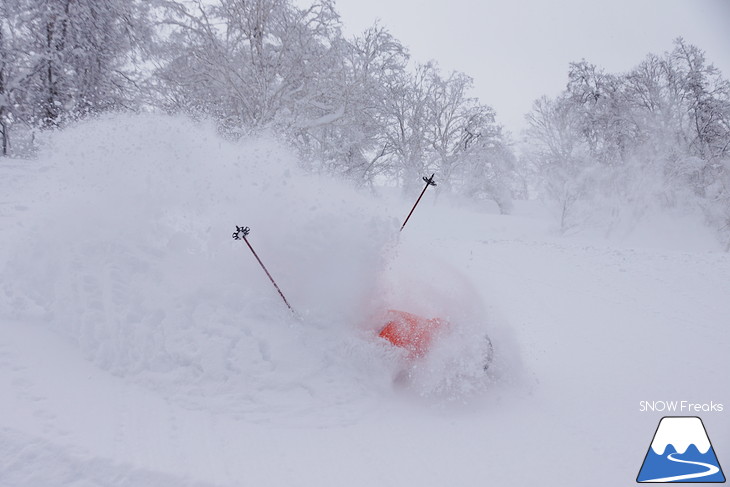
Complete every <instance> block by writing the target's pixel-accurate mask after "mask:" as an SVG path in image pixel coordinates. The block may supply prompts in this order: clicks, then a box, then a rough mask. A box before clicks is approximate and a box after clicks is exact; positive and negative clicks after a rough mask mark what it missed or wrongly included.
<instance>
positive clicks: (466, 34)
mask: <svg viewBox="0 0 730 487" xmlns="http://www.w3.org/2000/svg"><path fill="white" fill-rule="evenodd" d="M297 3H311V2H306V1H305V2H302V1H298V2H297ZM336 5H337V10H338V11H339V12H340V15H341V16H342V22H343V24H344V28H345V33H346V34H348V35H353V34H355V33H358V32H361V31H363V30H364V29H366V28H367V27H369V26H370V25H372V24H373V22H374V21H375V20H376V19H380V21H381V24H382V25H384V26H386V27H387V28H388V29H389V30H390V32H391V33H393V35H395V37H397V38H398V39H400V41H401V42H402V43H403V44H404V45H405V46H407V47H408V48H409V50H410V52H411V55H412V58H413V59H414V60H416V61H419V62H424V61H428V60H435V61H437V62H438V64H439V65H440V66H441V67H442V68H443V69H444V70H449V71H450V70H458V71H462V72H464V73H466V74H468V75H470V76H471V77H472V78H474V85H475V91H474V95H476V96H477V97H479V99H480V100H481V101H482V102H483V103H486V104H488V105H491V106H492V107H494V108H495V110H496V111H497V119H498V121H499V122H500V123H502V124H503V125H504V126H505V127H506V128H507V129H508V130H510V131H512V132H513V135H515V136H517V135H519V131H520V130H521V129H522V128H523V127H524V125H525V124H524V118H523V117H524V114H525V113H527V112H528V111H529V110H530V107H531V105H532V102H533V100H535V99H536V98H538V97H540V96H542V95H549V96H554V95H556V94H558V93H559V92H560V91H561V90H562V89H563V88H564V87H565V83H566V81H567V72H568V63H570V62H571V61H579V60H581V59H582V58H585V59H586V60H587V61H589V62H591V63H593V64H596V65H598V66H600V67H603V68H604V69H606V70H607V71H608V72H612V73H618V72H623V71H627V70H629V69H631V68H632V67H633V66H635V65H636V64H638V63H639V62H640V61H641V60H642V59H643V58H644V57H645V56H646V54H648V53H650V52H653V53H657V54H661V53H663V52H664V51H668V50H671V49H672V40H673V39H674V38H676V37H678V36H682V37H684V38H685V40H686V41H687V42H689V43H692V44H695V45H697V46H698V47H700V48H701V49H703V50H704V51H705V52H706V54H707V58H708V59H709V60H710V61H711V62H713V63H714V64H715V66H717V67H718V68H720V69H721V70H722V72H723V74H724V76H725V78H730V0H611V1H601V2H598V1H589V0H550V1H548V0H514V1H509V0H501V1H494V0H448V1H443V0H442V1H439V2H433V1H430V2H429V1H426V2H424V1H418V0H336Z"/></svg>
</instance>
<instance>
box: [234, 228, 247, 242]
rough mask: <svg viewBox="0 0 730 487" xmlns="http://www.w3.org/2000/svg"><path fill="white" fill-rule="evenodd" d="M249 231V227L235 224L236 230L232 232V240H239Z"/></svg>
mask: <svg viewBox="0 0 730 487" xmlns="http://www.w3.org/2000/svg"><path fill="white" fill-rule="evenodd" d="M249 233H251V229H250V228H248V227H239V226H238V225H236V231H235V232H233V240H241V239H242V238H246V236H247V235H248V234H249Z"/></svg>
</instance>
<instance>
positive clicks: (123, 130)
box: [0, 116, 730, 487]
mask: <svg viewBox="0 0 730 487" xmlns="http://www.w3.org/2000/svg"><path fill="white" fill-rule="evenodd" d="M0 173H2V178H0V188H1V190H2V200H0V229H2V236H3V238H2V241H0V273H1V274H0V275H1V276H2V277H1V280H0V320H1V321H0V387H2V389H1V390H2V391H3V394H2V396H1V399H0V452H1V453H2V455H0V485H1V486H48V485H64V486H66V485H69V486H84V487H88V486H97V485H98V486H107V485H114V486H132V485H134V486H166V485H176V486H181V485H204V486H238V485H267V486H269V485H272V486H276V485H282V486H291V485H348V486H356V485H419V486H430V485H433V486H442V485H464V486H470V485H475V486H476V485H480V486H481V485H487V484H489V485H492V484H493V485H587V484H588V485H606V486H609V485H610V486H613V485H619V484H625V483H633V479H634V478H635V477H636V473H637V472H638V469H639V467H640V466H641V461H642V460H643V458H644V455H645V454H646V450H647V448H648V446H649V443H650V441H651V438H652V435H653V433H654V430H655V428H656V425H657V423H658V420H659V418H660V417H661V416H662V413H661V412H640V411H639V402H640V401H642V400H649V401H658V400H685V399H686V400H689V401H691V402H696V403H709V402H710V401H713V402H714V403H722V404H724V405H725V411H723V412H705V413H700V415H701V416H702V419H703V421H704V423H705V425H706V427H707V428H708V432H709V434H710V437H711V439H712V441H713V446H714V450H715V451H716V452H717V455H718V458H719V460H720V462H721V464H722V463H726V464H730V456H728V455H730V420H729V419H728V414H729V413H728V411H727V409H728V408H730V397H728V396H729V394H728V387H727V384H728V382H729V379H730V377H729V375H730V374H729V372H730V358H728V353H727V350H728V349H729V348H730V326H729V325H730V298H729V296H730V256H729V255H728V254H726V253H723V252H721V251H720V249H719V245H718V244H717V243H716V242H715V241H714V239H713V237H712V235H711V232H709V231H707V230H706V229H704V228H703V227H702V226H701V225H700V224H698V223H695V222H693V221H692V220H691V219H690V218H689V217H683V218H682V219H671V218H670V217H668V216H666V215H662V216H657V217H656V218H655V219H654V220H651V221H648V222H644V223H643V224H642V225H640V226H639V227H638V228H637V229H635V231H633V232H632V233H630V234H629V235H624V236H622V237H621V238H614V239H613V240H607V239H606V238H604V237H603V236H600V235H592V234H590V233H589V232H583V233H579V234H577V235H573V236H570V237H560V236H558V235H556V234H555V233H554V232H553V229H552V228H553V227H552V223H551V220H550V218H549V216H548V215H547V213H546V212H543V211H541V210H540V207H539V205H538V204H536V203H534V202H532V203H530V204H519V205H517V208H516V211H515V214H514V215H510V216H502V215H498V214H497V213H496V212H494V211H491V209H490V208H489V207H488V206H487V207H485V206H484V205H473V204H467V203H464V202H459V201H453V200H449V198H447V197H446V196H445V195H438V197H437V193H436V192H429V193H427V196H426V197H424V200H423V201H422V203H421V206H420V207H419V208H418V210H417V211H416V213H414V216H413V217H412V219H411V221H410V222H409V223H408V226H407V227H406V230H405V231H404V232H403V234H401V235H399V234H398V228H399V226H400V223H401V219H402V218H403V217H404V216H405V214H407V211H408V210H409V209H410V205H411V204H412V202H413V201H412V199H409V198H405V199H402V198H400V197H396V196H394V195H391V194H390V193H389V192H387V191H386V190H380V192H379V193H378V194H376V195H372V194H370V193H367V192H357V191H355V190H353V189H351V188H349V187H348V186H346V185H344V184H341V183H338V182H336V181H333V180H330V179H328V178H327V177H323V176H312V175H307V174H305V173H303V172H302V171H300V170H299V169H298V168H297V161H296V158H295V157H294V156H293V155H291V153H290V152H289V151H287V150H286V149H285V148H283V147H281V146H280V145H278V144H276V143H275V142H274V141H272V140H268V139H266V138H259V139H255V140H244V141H241V142H239V143H236V144H233V143H229V142H225V141H222V140H221V139H219V138H218V137H217V136H216V135H215V131H214V130H213V129H212V128H210V127H201V126H198V125H195V124H193V123H192V122H189V121H186V120H181V119H176V118H169V117H153V116H145V117H138V116H136V117H130V116H114V117H108V118H103V119H100V120H96V121H93V122H88V123H85V124H83V125H80V126H78V127H75V128H72V129H68V130H66V131H64V132H62V133H59V134H56V135H54V136H53V137H52V138H51V140H50V141H49V142H48V146H47V148H46V149H45V151H44V152H43V153H42V154H41V155H40V156H39V158H38V159H37V160H33V161H17V160H0ZM415 196H417V195H414V198H415ZM235 225H248V226H250V227H251V228H252V232H251V235H250V241H251V243H252V245H254V246H255V248H256V249H257V251H258V252H259V255H260V256H261V258H262V259H263V260H264V262H265V263H266V264H267V266H268V267H269V270H270V271H271V273H272V274H273V275H274V277H275V278H276V279H277V281H278V282H279V284H280V286H281V287H282V290H283V291H284V292H285V293H286V295H287V298H288V299H289V301H290V302H291V303H292V305H293V306H294V307H295V308H296V309H297V311H298V312H299V314H301V315H302V319H301V320H297V319H295V318H293V317H292V315H291V314H290V313H289V312H288V310H287V309H286V307H284V306H283V303H282V302H281V301H280V298H279V296H278V295H277V294H276V292H275V291H274V290H273V288H272V287H271V286H270V284H269V283H268V281H267V280H266V276H265V275H264V274H263V272H262V271H261V269H260V268H258V267H257V264H256V262H255V260H254V259H253V257H252V256H251V255H250V253H249V252H248V250H247V249H246V248H245V246H244V245H243V244H242V243H241V242H235V241H233V240H232V239H231V233H232V231H233V230H234V226H235ZM387 307H395V308H402V309H406V310H408V311H413V312H417V313H421V314H423V315H425V316H441V317H444V318H448V319H449V320H451V321H452V322H453V323H454V324H455V325H456V331H455V333H454V334H453V335H452V336H450V337H448V339H446V340H444V341H442V342H441V343H440V345H439V346H438V347H437V348H436V349H435V350H434V351H433V353H432V354H431V356H430V357H429V359H428V360H426V361H424V362H419V363H417V364H415V365H410V366H409V365H408V364H407V363H406V362H405V361H404V360H405V359H404V357H403V354H402V353H400V351H399V350H397V349H393V348H391V347H390V346H388V345H387V344H386V343H384V342H383V341H382V340H380V339H378V338H377V337H376V334H377V329H378V325H379V322H378V313H379V312H381V311H382V310H383V309H385V308H387ZM485 332H488V333H489V335H490V336H491V337H492V339H493V341H494V343H495V347H496V351H497V355H496V357H495V363H494V365H493V367H492V368H490V371H489V373H488V374H486V375H485V374H483V373H482V372H481V371H480V365H479V360H478V359H479V357H478V356H479V353H480V351H479V347H477V346H475V343H477V341H478V339H479V337H481V336H482V335H483V334H484V333H485ZM403 370H407V371H408V375H409V376H410V377H409V378H408V379H407V380H406V381H403V380H401V379H402V377H403ZM692 414H697V413H694V412H693V413H692ZM726 458H727V460H724V459H726ZM726 473H727V472H726Z"/></svg>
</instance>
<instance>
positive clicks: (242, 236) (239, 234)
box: [233, 225, 298, 316]
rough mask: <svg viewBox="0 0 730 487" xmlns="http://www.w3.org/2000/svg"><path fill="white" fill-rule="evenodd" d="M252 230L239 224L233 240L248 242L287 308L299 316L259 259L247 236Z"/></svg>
mask: <svg viewBox="0 0 730 487" xmlns="http://www.w3.org/2000/svg"><path fill="white" fill-rule="evenodd" d="M250 232H251V229H250V228H248V227H239V226H238V225H236V231H235V232H233V240H243V241H244V242H246V245H248V248H249V249H250V250H251V253H252V254H253V256H254V257H256V260H257V261H258V263H259V265H260V266H261V268H262V269H263V270H264V272H265V273H266V275H267V276H268V278H269V281H271V284H273V285H274V287H275V288H276V290H277V291H278V293H279V296H281V299H283V300H284V304H286V306H287V308H289V311H291V312H292V313H293V314H294V316H298V315H297V313H296V311H294V308H292V307H291V305H290V304H289V301H287V300H286V297H285V296H284V293H283V292H281V289H279V286H278V285H277V284H276V281H274V278H273V277H271V274H270V273H269V270H268V269H267V268H266V266H265V265H264V263H263V262H261V259H259V256H258V254H257V253H256V251H255V250H254V249H253V247H251V243H250V242H249V241H248V239H247V238H246V237H247V236H248V234H249V233H250Z"/></svg>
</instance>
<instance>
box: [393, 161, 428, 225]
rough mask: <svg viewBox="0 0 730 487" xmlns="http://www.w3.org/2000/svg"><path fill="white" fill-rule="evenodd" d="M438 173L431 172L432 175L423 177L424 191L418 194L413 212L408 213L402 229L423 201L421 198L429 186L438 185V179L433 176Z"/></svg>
mask: <svg viewBox="0 0 730 487" xmlns="http://www.w3.org/2000/svg"><path fill="white" fill-rule="evenodd" d="M435 175H436V173H433V174H431V177H429V178H427V177H425V176H424V177H422V178H421V179H423V181H424V182H425V183H426V186H424V187H423V191H421V194H420V195H419V196H418V199H417V200H416V203H415V204H414V205H413V208H411V212H410V213H408V216H407V217H406V221H404V222H403V225H401V227H400V231H401V232H402V231H403V228H404V227H405V226H406V223H408V220H409V219H410V218H411V215H412V214H413V211H414V210H415V209H416V206H418V202H419V201H421V198H423V194H424V193H425V192H426V190H427V189H428V187H429V186H436V181H434V179H433V177H434V176H435Z"/></svg>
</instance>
